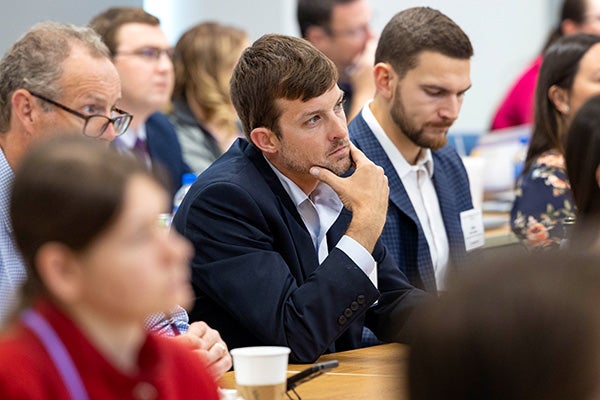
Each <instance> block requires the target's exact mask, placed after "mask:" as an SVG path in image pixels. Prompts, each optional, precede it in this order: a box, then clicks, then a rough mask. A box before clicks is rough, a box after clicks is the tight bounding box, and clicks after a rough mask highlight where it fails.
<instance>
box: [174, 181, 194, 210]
mask: <svg viewBox="0 0 600 400" xmlns="http://www.w3.org/2000/svg"><path fill="white" fill-rule="evenodd" d="M195 180H196V174H192V173H187V174H183V176H182V177H181V187H180V188H179V190H177V192H176V193H175V196H174V197H173V215H175V213H176V212H177V209H178V208H179V206H180V205H181V202H183V198H184V197H185V195H186V194H187V192H188V190H190V187H191V186H192V183H194V181H195Z"/></svg>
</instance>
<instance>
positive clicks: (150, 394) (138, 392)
mask: <svg viewBox="0 0 600 400" xmlns="http://www.w3.org/2000/svg"><path fill="white" fill-rule="evenodd" d="M133 398H134V399H137V400H154V399H156V398H158V391H157V390H156V388H155V387H154V386H153V385H152V384H150V383H148V382H140V383H138V384H137V385H135V387H134V388H133Z"/></svg>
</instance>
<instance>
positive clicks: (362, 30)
mask: <svg viewBox="0 0 600 400" xmlns="http://www.w3.org/2000/svg"><path fill="white" fill-rule="evenodd" d="M322 28H323V30H324V31H325V33H326V34H327V36H330V37H347V38H351V39H356V38H359V37H361V38H362V37H366V36H368V35H369V31H370V30H371V26H370V24H364V25H361V26H357V27H354V28H345V29H332V28H331V26H330V25H324V26H323V27H322Z"/></svg>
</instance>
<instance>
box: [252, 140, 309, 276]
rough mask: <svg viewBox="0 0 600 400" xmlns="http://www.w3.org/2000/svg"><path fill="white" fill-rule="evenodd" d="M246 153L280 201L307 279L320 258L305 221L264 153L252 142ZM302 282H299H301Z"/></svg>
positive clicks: (303, 273)
mask: <svg viewBox="0 0 600 400" xmlns="http://www.w3.org/2000/svg"><path fill="white" fill-rule="evenodd" d="M245 153H246V155H247V156H248V158H249V159H250V160H251V161H252V163H253V164H254V165H255V166H256V168H257V169H258V171H259V172H260V174H261V175H262V177H263V178H264V179H265V182H267V184H268V185H269V187H270V188H271V191H272V192H273V194H275V197H276V198H277V201H278V202H279V207H280V208H281V210H282V213H281V215H283V217H284V219H285V221H286V225H287V227H288V229H289V232H290V235H291V236H292V238H293V240H294V244H295V246H294V247H295V250H296V256H297V258H298V260H299V263H300V265H301V266H302V276H303V278H304V279H306V278H307V277H308V276H309V275H310V274H312V273H313V271H314V270H315V269H316V268H317V267H318V266H319V259H318V257H317V253H316V251H315V247H314V244H313V241H312V238H311V236H310V233H309V232H308V229H307V228H306V226H305V225H304V221H302V218H301V217H300V214H299V213H298V210H297V209H296V206H295V204H294V202H293V201H292V199H291V198H290V196H289V195H288V194H287V192H286V191H285V188H284V187H283V185H282V184H281V182H280V181H279V178H278V177H277V175H275V172H273V169H272V168H271V167H270V166H269V164H268V163H267V161H266V160H265V158H264V156H263V155H262V153H261V152H260V151H259V150H258V149H257V148H256V147H254V145H252V144H248V146H247V147H246V149H245ZM301 283H302V282H299V284H301Z"/></svg>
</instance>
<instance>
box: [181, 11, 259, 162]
mask: <svg viewBox="0 0 600 400" xmlns="http://www.w3.org/2000/svg"><path fill="white" fill-rule="evenodd" d="M248 44H249V43H248V35H247V34H246V33H245V32H244V31H242V30H240V29H236V28H233V27H230V26H227V25H222V24H219V23H216V22H205V23H201V24H198V25H196V26H194V27H192V28H190V29H189V30H188V31H186V32H185V33H184V34H183V35H182V36H181V38H180V39H179V41H178V42H177V45H176V46H175V52H174V59H173V60H174V65H175V89H174V91H173V109H172V113H171V121H172V122H173V124H174V125H175V129H176V131H177V135H178V137H179V142H180V143H181V147H182V150H183V158H184V160H185V162H186V163H187V164H188V165H189V166H190V167H191V169H192V170H193V171H194V172H195V173H196V174H200V173H201V172H202V171H204V170H205V169H206V168H207V167H208V166H209V165H210V164H211V163H212V162H213V161H215V160H216V159H217V158H218V157H219V156H220V155H221V154H223V152H225V150H227V149H228V148H229V146H231V144H232V143H233V142H234V140H235V139H237V138H238V137H239V136H240V135H241V126H240V124H239V121H238V118H237V114H236V113H235V109H234V108H233V104H232V103H231V98H230V96H229V81H230V79H231V74H232V73H233V67H234V66H235V64H236V63H237V60H238V59H239V58H240V55H241V53H242V51H243V50H244V49H245V48H246V47H248Z"/></svg>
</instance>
